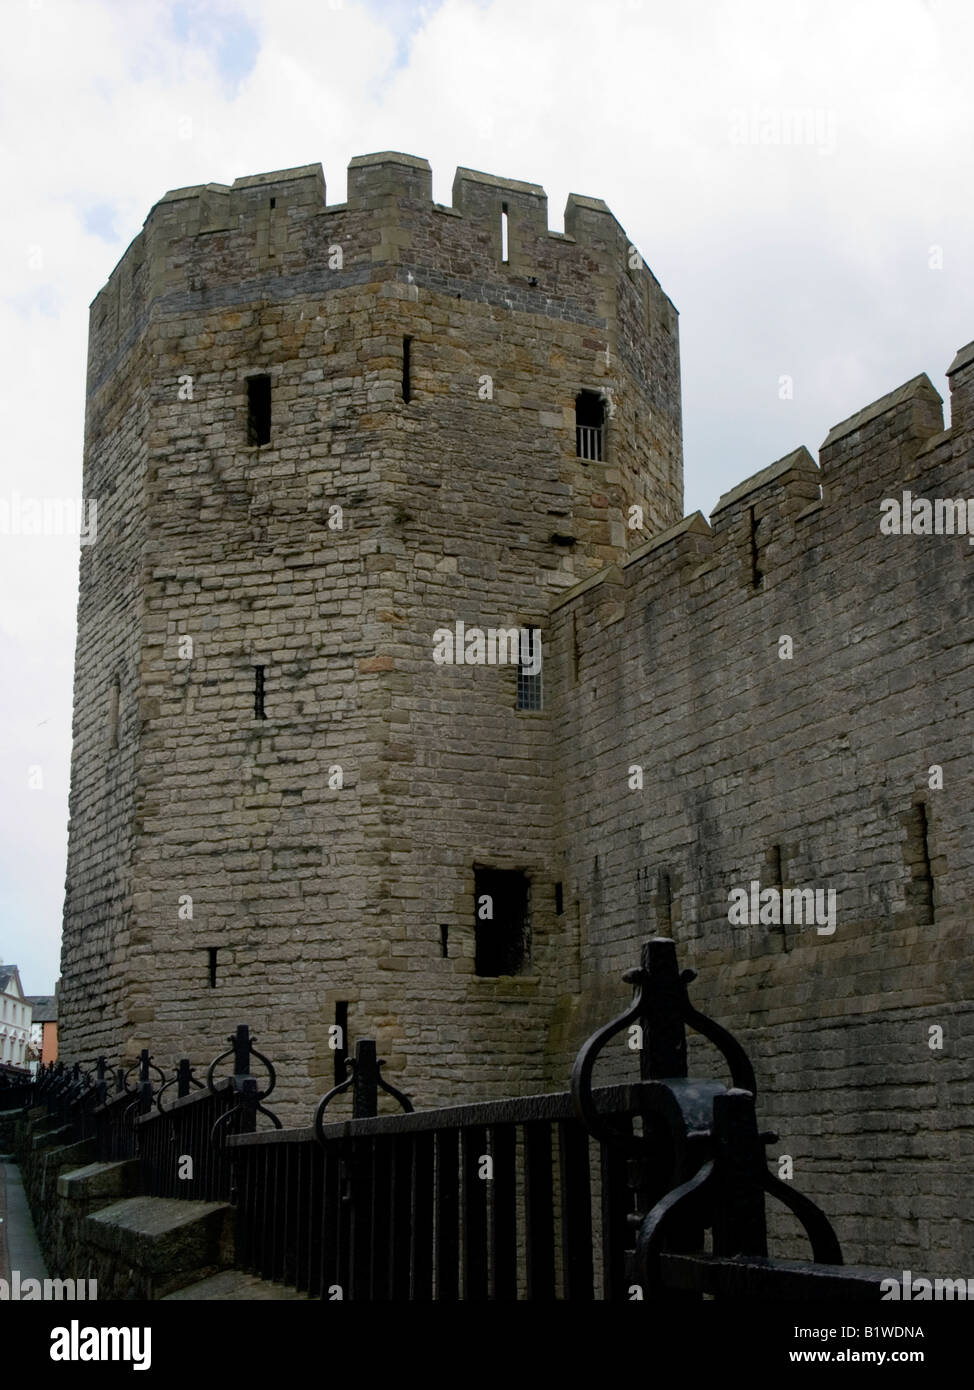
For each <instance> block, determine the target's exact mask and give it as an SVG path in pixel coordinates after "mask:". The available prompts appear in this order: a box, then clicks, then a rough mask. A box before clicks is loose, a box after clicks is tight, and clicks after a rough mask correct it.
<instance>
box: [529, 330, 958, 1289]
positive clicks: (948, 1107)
mask: <svg viewBox="0 0 974 1390" xmlns="http://www.w3.org/2000/svg"><path fill="white" fill-rule="evenodd" d="M972 362H974V350H972V349H970V348H969V349H966V350H964V351H962V352H961V353H960V354H958V357H957V359H956V361H955V364H954V367H953V369H952V376H951V382H952V388H953V391H952V422H951V429H950V430H949V431H946V432H945V431H943V420H942V414H941V405H940V398H939V396H938V395H937V393H936V392H935V391H934V389H933V387H932V386H931V385H930V382H929V381H928V380H927V378H926V377H919V378H917V379H916V380H915V381H912V382H909V383H907V385H906V386H904V387H902V388H901V389H900V390H899V391H896V392H894V393H893V394H892V395H891V396H889V397H886V398H885V399H884V400H882V401H879V402H877V403H876V404H875V405H874V406H872V407H870V408H868V409H867V410H864V411H862V412H860V414H859V415H857V416H855V417H853V418H852V419H851V420H848V421H846V422H845V423H844V424H843V425H840V426H837V427H836V428H835V429H834V430H832V432H831V433H830V435H829V437H828V439H827V440H826V443H825V445H824V446H823V448H822V451H821V469H820V470H819V469H818V468H816V466H815V463H814V461H813V460H812V459H811V457H810V456H809V455H808V454H807V452H806V451H805V450H798V451H796V453H794V454H792V455H790V456H789V457H788V458H786V459H784V460H782V461H781V462H779V463H778V464H776V465H773V466H772V467H770V468H768V469H765V470H764V471H763V472H762V473H758V474H757V475H756V476H755V477H753V478H752V479H750V480H749V481H748V482H746V483H744V484H741V486H740V487H738V488H736V489H735V490H734V491H733V492H732V493H730V494H728V495H727V496H726V497H724V498H722V499H721V502H720V504H718V507H717V508H716V509H715V512H714V516H713V518H712V529H711V527H710V526H708V525H707V523H706V522H705V521H704V520H703V518H702V517H701V516H700V515H699V513H698V514H696V515H695V516H693V517H690V518H687V519H685V520H684V521H683V522H681V523H679V524H678V525H677V526H675V527H673V528H672V529H671V530H670V531H669V532H668V533H666V534H664V535H661V536H657V537H656V538H654V539H653V540H651V541H649V542H648V544H646V545H645V546H644V547H643V548H642V550H641V551H637V552H635V553H633V554H632V555H631V556H630V557H629V560H628V562H627V563H626V564H625V565H624V566H621V567H616V568H614V569H609V570H607V571H606V572H604V573H603V575H602V576H600V577H599V579H598V580H597V581H595V582H592V581H590V582H589V583H588V584H583V585H580V586H579V588H578V590H577V591H574V592H571V593H568V594H566V595H564V596H563V598H562V599H561V601H560V604H559V607H558V609H557V612H556V613H555V615H554V619H553V627H554V630H553V634H552V636H553V641H554V644H555V648H556V652H555V655H554V657H553V663H554V662H557V664H558V669H559V670H560V671H561V672H562V673H563V679H562V681H561V682H560V683H559V686H558V695H557V706H556V709H555V712H554V717H555V727H556V729H557V739H558V745H559V746H558V752H557V755H556V763H557V768H558V778H559V781H560V784H561V785H562V786H563V787H564V788H565V796H564V806H565V814H564V820H563V835H564V839H563V844H562V849H563V853H564V858H565V863H566V865H571V866H572V874H571V894H570V896H571V899H572V901H573V903H574V904H575V905H576V912H577V919H578V931H579V945H580V952H581V969H580V977H581V981H582V994H581V996H580V999H579V997H578V996H576V995H575V990H576V988H577V986H576V984H575V981H574V980H573V979H572V978H571V976H570V973H569V972H568V971H567V970H566V973H565V976H564V977H563V979H564V990H565V995H564V997H563V1000H562V1002H561V1005H560V1008H559V1013H558V1017H557V1023H558V1026H557V1027H556V1028H554V1029H553V1030H552V1031H551V1034H550V1037H549V1048H550V1053H549V1079H551V1080H553V1079H554V1078H556V1077H560V1076H562V1075H564V1071H565V1067H566V1066H567V1065H569V1064H570V1059H571V1057H572V1055H573V1053H574V1049H575V1048H576V1047H577V1046H578V1044H579V1043H580V1042H581V1041H582V1040H583V1039H584V1037H585V1036H586V1035H587V1034H588V1033H589V1032H590V1031H591V1029H592V1027H594V1026H595V1025H596V1024H597V1023H598V1022H599V1021H600V1019H602V1018H604V1017H605V1016H606V1013H607V1011H610V1010H612V1009H613V1008H614V1007H615V1006H616V1005H617V1004H623V1003H624V1002H625V1001H626V999H627V998H628V990H627V989H626V987H625V986H623V985H621V984H620V983H619V976H620V975H621V973H622V971H623V970H624V969H625V968H627V967H628V966H630V965H633V964H635V963H636V962H637V961H638V956H639V943H640V941H641V939H643V938H644V937H645V936H647V935H652V934H655V933H659V934H663V935H670V934H672V935H673V936H674V937H675V939H676V941H677V944H678V951H679V957H680V961H681V965H683V966H684V967H691V968H693V969H696V970H698V971H699V972H700V977H699V979H698V981H697V982H696V983H695V984H694V985H693V986H692V992H691V997H692V999H693V1000H694V1002H695V1003H696V1005H697V1007H698V1008H700V1009H702V1010H703V1011H704V1012H705V1013H709V1014H710V1015H711V1016H712V1017H714V1018H715V1019H717V1020H718V1021H719V1022H721V1023H722V1024H724V1025H725V1026H727V1027H729V1028H730V1029H731V1030H732V1031H733V1032H734V1033H735V1034H736V1035H737V1036H738V1037H739V1039H740V1040H741V1042H742V1043H743V1044H744V1046H745V1047H746V1049H747V1050H748V1052H749V1054H750V1056H751V1058H752V1061H753V1062H754V1065H755V1069H756V1072H757V1077H758V1084H759V1087H760V1091H761V1094H760V1095H759V1114H760V1116H761V1120H762V1123H763V1124H766V1125H767V1126H768V1127H769V1128H772V1129H774V1130H777V1131H778V1132H779V1134H780V1140H779V1142H778V1143H777V1144H775V1145H774V1146H772V1147H771V1148H770V1150H769V1153H770V1154H771V1155H772V1157H773V1158H774V1159H775V1160H777V1159H778V1158H779V1157H780V1156H783V1155H788V1156H790V1157H791V1159H792V1161H793V1170H794V1179H795V1181H796V1183H798V1184H799V1185H800V1186H801V1188H802V1190H803V1191H805V1192H807V1193H808V1195H809V1196H811V1197H813V1198H818V1199H819V1200H820V1201H821V1202H822V1204H823V1205H824V1206H825V1208H826V1210H827V1211H828V1212H829V1215H830V1217H831V1218H832V1219H833V1220H834V1221H835V1223H836V1229H837V1231H838V1234H839V1236H840V1239H841V1240H842V1242H843V1248H844V1251H845V1255H846V1259H847V1260H848V1261H861V1262H873V1263H888V1264H890V1265H892V1266H896V1265H898V1263H899V1262H900V1261H901V1260H902V1262H903V1265H904V1268H908V1267H910V1265H911V1262H913V1264H914V1267H920V1266H921V1264H926V1265H927V1266H929V1267H931V1268H935V1269H937V1270H939V1271H942V1272H943V1273H945V1274H946V1273H947V1272H948V1271H956V1272H957V1273H958V1274H959V1273H960V1272H961V1271H962V1270H963V1269H964V1268H967V1267H969V1266H970V1264H971V1260H972V1257H974V1223H972V1221H971V1212H970V1210H969V1206H968V1205H965V1202H964V1200H963V1195H962V1194H963V1193H964V1191H965V1190H966V1188H967V1185H968V1183H969V1173H970V1144H969V1140H968V1139H967V1138H966V1135H967V1134H969V1132H970V1126H971V1122H972V1100H974V1083H972V1081H971V1074H972V1061H974V1036H972V1035H974V1001H972V980H971V969H970V921H971V917H970V903H969V897H970V882H971V871H972V856H974V837H972V833H971V832H972V821H974V795H972V792H974V787H972V779H971V763H970V751H971V710H972V705H974V666H972V664H971V660H970V639H971V628H970V620H971V606H970V594H971V585H972V580H974V546H972V545H971V544H970V543H969V540H968V537H967V535H883V534H880V519H881V506H880V504H881V501H882V500H883V499H886V498H896V499H901V498H902V494H903V492H904V490H910V491H911V493H912V494H913V496H914V497H925V498H929V499H933V498H965V497H967V496H968V495H970V494H971V492H972V491H974V489H972V488H971V486H970V477H971V474H970V463H971V428H972V425H974V408H972V380H974V368H972ZM820 487H821V498H819V490H820ZM972 510H974V508H972ZM972 521H974V518H972ZM755 550H756V555H755ZM755 570H756V571H757V572H758V575H759V576H760V577H759V578H758V581H757V583H755ZM783 637H790V638H791V639H792V643H793V654H792V656H791V657H790V659H788V658H787V657H785V658H784V659H783V658H782V657H781V656H779V652H785V651H787V645H786V644H785V645H783V644H782V641H781V639H782V638H783ZM576 666H577V678H576V677H575V675H574V668H575V667H576ZM637 767H638V768H639V769H641V780H642V786H641V788H640V787H639V786H638V782H639V780H640V778H639V776H637V775H636V774H635V772H634V769H635V768H637ZM937 768H940V769H942V787H940V786H939V785H938V783H939V782H940V780H941V779H940V777H939V776H938V773H937V770H936V769H937ZM633 784H637V785H633ZM924 832H925V835H926V850H925V851H924V844H923V841H924ZM753 880H756V881H759V882H760V884H761V886H762V888H764V887H767V886H769V885H774V884H775V883H778V884H781V885H783V886H788V887H813V888H819V889H834V890H835V893H836V899H835V905H836V912H835V930H834V932H831V933H830V932H829V931H828V930H827V925H828V924H827V922H826V923H825V926H826V930H825V931H823V932H821V933H820V932H819V931H818V929H817V923H816V924H815V925H808V926H801V925H790V926H784V927H782V926H775V925H773V924H769V925H762V924H761V923H760V922H758V923H757V924H751V925H731V924H730V921H729V892H730V890H731V889H732V888H735V887H738V886H745V887H746V886H748V885H749V884H750V882H751V881H753ZM818 920H821V919H818ZM937 1028H942V1030H943V1037H942V1047H938V1046H937V1043H938V1035H937V1033H936V1031H935V1030H936V1029H937ZM932 1030H934V1031H932ZM931 1044H933V1046H931ZM622 1053H623V1049H622V1048H621V1047H620V1048H619V1049H618V1050H617V1054H616V1058H615V1063H616V1064H617V1066H618V1067H619V1068H620V1069H621V1067H622V1064H623V1062H624V1060H625V1059H624V1057H623V1056H622ZM715 1067H718V1068H719V1067H720V1059H719V1058H718V1057H716V1054H714V1053H713V1052H712V1051H710V1049H709V1048H708V1047H707V1045H706V1044H704V1043H703V1042H702V1040H700V1039H698V1040H697V1042H696V1044H695V1045H692V1046H691V1073H692V1074H696V1075H708V1074H711V1073H712V1072H713V1070H714V1068H715ZM718 1074H721V1073H720V1072H718ZM607 1075H611V1070H607ZM782 1229H784V1230H788V1229H790V1230H792V1231H796V1230H797V1226H785V1227H782ZM792 1249H793V1252H794V1253H796V1254H798V1253H802V1252H803V1251H804V1249H805V1247H804V1245H803V1244H800V1243H797V1242H796V1243H795V1244H794V1246H793V1247H792Z"/></svg>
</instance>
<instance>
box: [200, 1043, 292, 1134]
mask: <svg viewBox="0 0 974 1390" xmlns="http://www.w3.org/2000/svg"><path fill="white" fill-rule="evenodd" d="M228 1041H229V1043H230V1046H229V1048H227V1050H226V1051H225V1052H221V1053H220V1055H219V1056H218V1057H215V1058H214V1059H213V1061H212V1062H211V1063H210V1065H209V1067H208V1069H207V1073H206V1086H207V1090H208V1091H210V1093H211V1094H212V1093H215V1092H216V1089H217V1088H216V1085H215V1084H214V1080H213V1078H214V1076H215V1074H216V1069H217V1067H218V1066H219V1065H220V1063H221V1062H222V1061H223V1060H224V1059H225V1058H227V1057H233V1074H232V1076H231V1077H230V1079H229V1080H230V1086H231V1088H232V1090H233V1091H234V1092H235V1093H236V1095H237V1100H236V1102H235V1104H233V1105H232V1106H231V1107H230V1108H229V1109H228V1110H225V1111H224V1113H223V1114H222V1115H220V1116H218V1117H217V1119H216V1120H215V1121H214V1123H213V1125H212V1127H211V1129H210V1142H211V1143H212V1144H213V1145H214V1147H215V1148H216V1149H217V1150H218V1151H221V1152H222V1150H223V1149H224V1147H225V1145H224V1139H225V1137H226V1135H227V1134H228V1133H230V1132H234V1131H237V1132H241V1131H243V1130H245V1129H246V1130H253V1129H254V1128H256V1123H257V1115H258V1114H260V1115H266V1116H267V1118H268V1119H269V1120H270V1122H271V1124H272V1125H273V1126H274V1128H275V1129H282V1128H283V1125H282V1124H281V1121H280V1120H279V1119H278V1117H277V1116H276V1115H275V1114H274V1112H273V1111H272V1110H268V1109H267V1107H266V1106H265V1105H263V1104H262V1102H263V1101H264V1100H266V1099H267V1097H268V1096H269V1095H270V1094H271V1092H272V1091H273V1089H274V1087H275V1086H276V1085H277V1072H276V1071H275V1070H274V1064H273V1062H271V1060H270V1058H269V1057H265V1056H264V1054H263V1053H262V1052H258V1051H257V1048H256V1047H255V1046H254V1043H255V1042H256V1039H255V1038H253V1037H251V1034H250V1029H249V1028H248V1027H247V1025H246V1023H241V1024H240V1025H239V1026H238V1027H237V1031H236V1033H235V1034H233V1036H232V1037H230V1038H229V1039H228ZM251 1057H256V1058H257V1060H258V1062H261V1063H262V1064H263V1065H264V1067H266V1069H267V1081H268V1084H267V1086H266V1087H265V1088H264V1089H263V1090H260V1088H259V1087H258V1085H257V1078H256V1076H252V1075H251V1072H250V1059H251Z"/></svg>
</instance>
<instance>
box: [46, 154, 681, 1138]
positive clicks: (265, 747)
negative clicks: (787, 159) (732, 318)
mask: <svg viewBox="0 0 974 1390" xmlns="http://www.w3.org/2000/svg"><path fill="white" fill-rule="evenodd" d="M84 490H85V496H86V497H88V498H95V499H97V501H98V506H99V511H98V520H99V534H98V540H97V543H96V544H95V545H93V546H89V547H87V548H86V549H85V552H84V555H83V559H82V570H81V595H80V605H79V633H78V648H77V663H76V685H75V727H74V754H73V765H72V791H71V826H70V847H69V864H68V880H67V882H68V887H67V899H66V906H65V922H64V946H63V979H64V983H63V989H62V1016H63V1020H64V1022H63V1028H62V1037H63V1047H64V1052H65V1055H67V1056H82V1055H83V1056H89V1055H93V1054H94V1053H95V1052H97V1051H100V1050H104V1051H107V1052H109V1053H111V1054H113V1055H115V1056H119V1055H124V1056H125V1057H126V1058H132V1057H134V1056H135V1054H136V1052H137V1050H138V1048H140V1047H142V1046H149V1047H150V1048H152V1050H153V1051H154V1052H155V1053H156V1054H157V1060H159V1061H160V1062H164V1063H165V1064H166V1065H168V1064H169V1061H170V1060H171V1058H170V1056H169V1055H168V1054H170V1053H171V1056H172V1058H175V1057H176V1056H179V1055H188V1056H190V1057H192V1058H193V1059H194V1061H203V1060H205V1059H208V1058H209V1057H210V1056H211V1054H213V1052H214V1051H215V1050H216V1048H215V1044H219V1043H220V1042H221V1041H222V1039H223V1037H224V1036H225V1035H226V1034H227V1033H229V1032H230V1031H231V1030H232V1028H233V1026H234V1025H235V1024H237V1023H238V1022H240V1021H242V1020H246V1021H248V1022H249V1023H250V1024H251V1026H252V1028H253V1029H254V1031H255V1032H256V1034H257V1035H258V1037H259V1039H260V1045H261V1047H262V1048H266V1050H267V1051H268V1052H269V1053H271V1055H272V1056H273V1057H274V1060H275V1062H276V1063H278V1064H279V1070H280V1074H281V1076H282V1078H283V1080H284V1083H285V1084H284V1087H283V1090H284V1099H285V1102H287V1101H298V1100H300V1101H302V1103H303V1104H304V1105H305V1106H306V1105H307V1103H308V1102H309V1101H310V1100H311V1099H313V1098H314V1096H315V1095H316V1094H318V1093H320V1091H321V1090H323V1089H325V1088H326V1087H327V1086H328V1085H330V1084H331V1081H332V1076H333V1071H334V1060H335V1052H334V1051H333V1050H331V1049H330V1048H329V1026H330V1025H333V1024H334V1023H336V1022H340V1023H344V1022H345V1021H346V1019H347V1023H348V1032H349V1033H350V1035H351V1037H352V1038H355V1037H357V1036H361V1035H364V1034H366V1033H374V1035H375V1036H376V1037H377V1038H378V1040H379V1046H380V1049H381V1051H382V1052H383V1053H384V1054H385V1055H387V1056H388V1058H389V1060H390V1066H391V1068H392V1069H394V1070H395V1071H396V1072H397V1074H398V1079H399V1081H400V1083H401V1084H405V1085H407V1086H408V1087H409V1088H411V1089H412V1090H413V1091H414V1093H415V1094H416V1096H417V1100H418V1101H421V1103H423V1104H424V1105H429V1104H435V1103H437V1102H442V1101H445V1100H452V1099H456V1098H457V1097H458V1096H459V1095H461V1094H462V1095H463V1096H465V1097H469V1098H476V1097H478V1096H479V1097H489V1096H492V1095H502V1094H510V1093H512V1092H522V1093H524V1092H531V1091H536V1090H539V1089H543V1088H544V1086H545V1085H546V1084H551V1080H552V1078H551V1077H550V1076H549V1075H548V1070H549V1069H546V1057H545V1049H546V1045H547V1044H546V1040H547V1039H548V1037H549V1036H550V1035H551V1036H554V1035H557V1032H558V1030H557V1027H556V1028H555V1029H554V1033H552V1029H551V1023H552V1020H553V1019H555V1018H557V1017H559V1016H560V1015H561V1014H563V1013H564V1007H563V1002H564V999H565V997H566V996H567V994H571V992H572V991H575V990H577V989H578V987H579V973H578V972H579V960H580V957H579V911H578V903H577V901H575V900H574V899H573V897H572V895H571V893H570V892H569V891H568V888H567V886H566V885H567V882H568V879H569V869H570V866H569V865H567V863H566V859H565V855H564V852H563V848H560V846H563V844H564V838H563V831H564V825H563V821H564V815H565V809H564V805H563V793H562V792H561V791H560V790H559V788H558V786H557V785H556V782H555V760H556V748H555V742H554V740H553V738H552V734H551V721H550V718H549V694H550V691H551V690H552V688H553V686H552V681H553V680H554V678H555V675H556V674H557V673H556V671H553V670H552V671H549V669H548V667H547V666H546V665H543V666H542V670H541V674H540V677H539V676H538V675H537V674H530V673H528V672H527V671H522V672H520V673H519V671H518V669H517V667H516V666H515V665H512V664H494V665H490V664H483V665H475V664H474V665H471V664H464V665H458V664H454V665H448V664H439V663H437V662H435V661H434V659H433V653H434V633H435V632H436V631H437V630H438V629H444V628H446V629H450V630H454V629H455V625H456V623H457V622H463V623H464V624H465V625H466V626H467V627H468V628H469V627H479V628H481V629H510V628H511V627H516V628H529V629H537V630H539V631H540V634H541V642H542V650H543V651H544V649H545V644H546V643H547V638H548V630H549V629H548V614H549V612H550V611H551V609H552V605H553V601H554V600H556V599H557V598H558V597H559V596H560V595H561V593H562V592H564V591H566V590H568V589H577V588H578V586H579V585H581V586H582V588H583V590H584V585H585V582H586V581H588V580H593V579H594V577H595V576H596V575H597V574H599V573H602V572H604V571H605V570H606V567H611V566H613V565H615V564H618V563H621V562H622V561H623V559H624V558H625V556H626V553H627V547H629V546H630V545H636V544H638V543H640V542H645V540H646V539H647V537H648V536H651V535H653V534H654V533H656V532H661V531H663V530H665V529H666V528H667V527H670V526H671V525H673V524H674V523H676V522H677V521H678V520H679V519H680V517H681V516H682V449H681V423H680V380H679V350H678V338H677V316H676V313H675V310H674V309H673V306H672V305H671V303H670V301H669V300H668V299H667V297H666V295H665V294H664V293H663V292H662V290H661V289H660V287H659V285H658V283H657V282H656V280H655V279H654V277H653V276H652V275H651V274H650V272H649V271H648V270H647V269H645V268H644V267H643V265H642V261H641V259H640V257H639V255H638V253H637V252H636V250H635V248H634V247H632V246H631V245H630V243H629V239H628V238H627V236H626V234H625V233H624V232H623V230H622V228H621V227H620V226H619V224H618V223H617V222H616V220H615V218H614V217H613V215H612V213H611V212H610V211H609V209H608V208H607V207H606V206H605V204H604V203H602V202H601V201H599V200H597V199H593V198H586V197H578V196H575V195H572V196H571V197H570V198H569V200H568V205H567V208H566V212H565V231H564V233H560V232H552V231H550V230H549V228H548V223H547V200H546V197H545V194H544V191H543V189H542V188H540V187H539V186H537V185H535V184H530V183H521V182H516V181H513V180H505V179H500V178H494V177H491V176H489V175H486V174H482V173H477V172H474V171H472V170H469V169H459V170H458V171H457V175H456V179H455V182H454V186H453V206H452V207H446V206H442V205H440V204H436V203H434V202H433V201H432V193H431V174H430V168H429V165H428V163H427V162H426V161H425V160H423V159H416V158H413V157H410V156H407V155H403V154H395V153H384V154H374V155H368V156H364V157H361V158H357V159H353V160H352V162H351V164H350V166H349V171H348V198H347V202H345V203H341V204H337V205H331V206H329V205H328V204H327V203H326V198H325V185H324V179H323V175H322V170H321V168H320V166H317V165H311V166H308V167H305V168H299V169H289V170H283V171H280V172H276V173H271V174H263V175H258V176H256V177H250V178H242V179H238V180H236V182H235V183H234V184H233V186H232V187H230V188H228V187H225V186H222V185H217V184H208V185H206V186H201V187H194V188H184V189H178V190H176V191H174V192H171V193H168V194H167V195H166V196H165V197H164V198H163V199H162V200H161V201H160V202H159V203H158V204H157V205H156V206H155V207H154V208H153V209H152V211H151V213H150V214H149V217H148V218H147V220H146V223H145V228H144V230H143V232H142V233H140V235H139V236H138V237H137V238H136V239H135V241H134V242H133V243H132V245H131V246H130V247H129V249H128V251H127V252H126V253H125V255H124V257H123V258H122V260H121V261H120V263H119V265H118V266H117V267H116V269H115V271H114V272H113V274H112V276H111V278H110V280H109V282H108V284H107V285H106V286H105V288H104V289H103V290H102V292H101V293H100V294H99V295H98V297H97V298H96V300H95V301H94V304H93V306H92V313H91V330H90V355H89V369H88V413H87V423H86V442H85V477H84ZM633 508H639V509H641V513H639V515H640V516H641V525H640V527H639V529H635V530H634V529H631V527H630V524H629V523H630V521H631V518H632V517H633V516H634V515H637V513H634V512H633V511H632V510H631V509H633ZM546 682H547V685H546ZM539 706H540V708H539ZM576 809H577V808H576ZM485 899H489V900H490V904H491V905H492V907H493V915H492V916H489V917H484V915H483V903H484V900H485ZM489 910H490V909H488V911H489ZM554 1079H555V1081H556V1083H557V1084H558V1085H561V1084H563V1082H564V1076H563V1074H562V1073H561V1072H560V1071H559V1075H558V1076H557V1077H556V1078H554ZM297 1113H299V1112H297V1111H296V1112H295V1114H297ZM301 1113H303V1112H301Z"/></svg>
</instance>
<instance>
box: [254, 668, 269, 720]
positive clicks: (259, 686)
mask: <svg viewBox="0 0 974 1390" xmlns="http://www.w3.org/2000/svg"><path fill="white" fill-rule="evenodd" d="M254 718H255V719H266V718H267V711H266V710H265V709H264V668H263V666H255V667H254Z"/></svg>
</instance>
